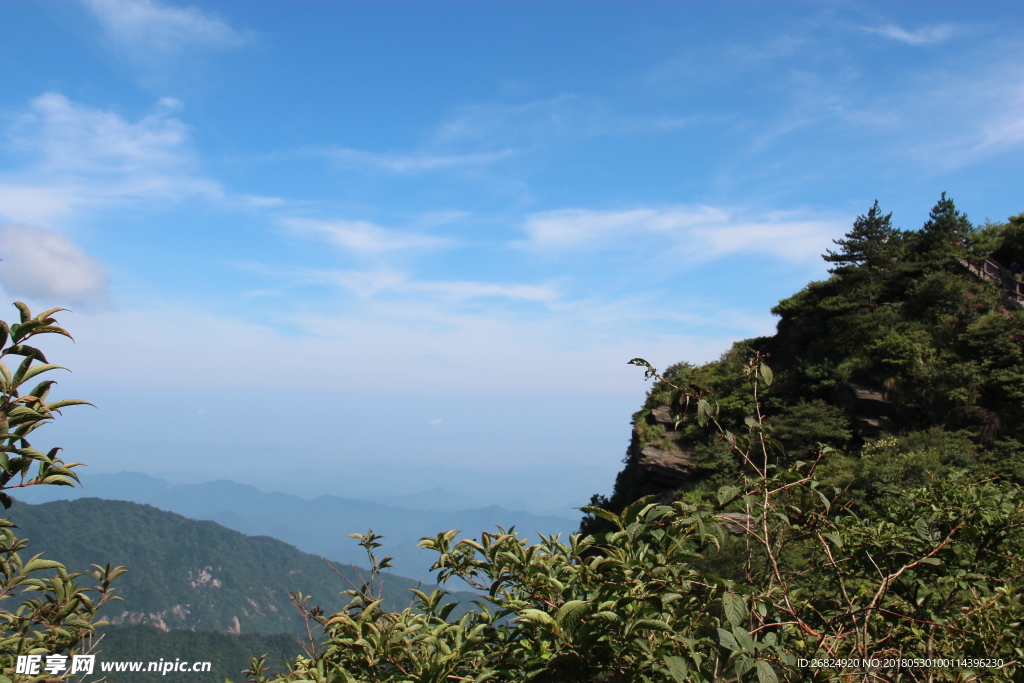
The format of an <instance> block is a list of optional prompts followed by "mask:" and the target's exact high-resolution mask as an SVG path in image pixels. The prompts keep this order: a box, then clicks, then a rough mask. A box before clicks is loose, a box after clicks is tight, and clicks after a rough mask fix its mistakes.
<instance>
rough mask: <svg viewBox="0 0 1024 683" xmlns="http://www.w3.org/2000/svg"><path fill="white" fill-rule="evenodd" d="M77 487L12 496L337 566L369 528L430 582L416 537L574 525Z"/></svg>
mask: <svg viewBox="0 0 1024 683" xmlns="http://www.w3.org/2000/svg"><path fill="white" fill-rule="evenodd" d="M82 483H83V486H81V487H74V488H68V487H57V486H37V487H32V488H27V489H23V490H21V491H19V492H18V494H17V498H18V499H19V500H22V501H25V502H27V503H44V502H49V501H54V500H73V499H77V498H82V497H85V496H96V497H99V498H104V499H108V500H124V501H131V502H135V503H144V504H147V505H152V506H154V507H157V508H160V509H161V510H168V511H170V512H176V513H178V514H180V515H184V516H186V517H190V518H192V519H206V520H212V521H215V522H218V523H219V524H222V525H223V526H225V527H228V528H229V529H234V530H236V531H240V532H242V533H244V534H250V535H265V536H271V537H273V538H277V539H280V540H282V541H285V542H287V543H291V544H293V545H294V546H296V547H297V548H298V549H300V550H303V551H305V552H307V553H313V554H315V555H320V556H322V557H326V558H328V559H330V560H333V561H337V562H341V563H353V564H356V565H358V566H362V565H365V564H366V558H365V555H364V554H363V551H362V549H361V548H360V547H359V546H358V545H357V544H356V542H355V540H353V539H351V538H348V535H349V534H351V533H357V532H358V533H365V532H366V531H367V529H371V528H372V529H373V530H374V531H375V532H376V533H378V534H382V535H383V536H384V537H385V538H384V541H383V542H384V547H383V548H382V549H381V552H382V553H384V554H386V555H388V556H391V557H393V558H394V571H395V572H396V573H397V574H399V575H402V576H411V577H414V578H418V579H422V580H424V581H425V582H431V581H432V578H431V576H430V572H429V568H430V565H431V564H433V562H434V556H433V555H432V554H430V553H428V552H426V551H422V552H421V550H420V549H419V548H418V547H417V545H416V544H417V543H418V542H419V540H420V539H421V538H422V537H424V536H436V535H437V534H438V533H440V532H442V531H447V530H448V529H460V530H461V531H462V532H463V534H462V535H463V536H478V535H479V534H480V533H481V532H483V531H494V530H495V527H496V526H498V525H500V526H503V527H505V528H508V527H511V526H515V527H516V530H517V531H519V532H520V533H521V534H523V535H525V536H528V537H530V538H533V539H534V540H536V538H537V533H536V532H541V533H544V534H557V533H562V534H563V535H564V536H565V537H567V536H568V535H569V534H570V533H574V532H575V531H576V529H577V527H578V525H579V521H578V519H579V518H578V517H576V518H569V517H558V516H553V515H534V514H531V513H528V512H521V511H509V510H506V509H504V508H501V507H498V506H496V505H491V506H487V507H482V508H479V509H474V510H454V511H452V510H413V509H409V508H403V507H396V506H392V505H383V504H379V503H370V502H366V501H360V500H352V499H348V498H339V497H336V496H320V497H319V498H316V499H314V500H309V499H306V498H302V497H300V496H297V495H293V494H286V493H265V492H263V491H260V490H259V489H257V488H255V487H253V486H248V485H245V484H237V483H234V482H230V481H215V482H209V483H204V484H169V483H167V482H166V481H163V480H160V479H156V478H154V477H151V476H148V475H145V474H139V473H132V472H122V473H119V474H84V475H83V476H82Z"/></svg>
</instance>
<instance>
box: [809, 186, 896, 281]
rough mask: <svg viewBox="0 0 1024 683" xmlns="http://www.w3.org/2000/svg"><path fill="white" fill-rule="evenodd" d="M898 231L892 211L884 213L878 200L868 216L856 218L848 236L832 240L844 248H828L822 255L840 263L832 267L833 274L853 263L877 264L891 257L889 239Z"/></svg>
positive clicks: (869, 265)
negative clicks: (879, 206)
mask: <svg viewBox="0 0 1024 683" xmlns="http://www.w3.org/2000/svg"><path fill="white" fill-rule="evenodd" d="M899 233H900V231H899V230H898V229H897V228H894V227H892V214H891V213H888V214H885V215H882V210H881V209H880V208H878V200H877V199H876V200H875V203H874V205H873V206H872V207H871V208H870V209H869V210H868V213H867V215H866V216H858V217H857V220H856V221H854V223H853V229H852V230H850V232H848V233H846V239H844V240H832V241H833V242H835V243H836V244H837V245H839V246H840V247H842V250H841V251H840V252H838V253H837V252H834V251H832V250H831V249H829V250H828V253H827V254H825V255H824V256H822V258H824V259H825V260H826V261H828V262H829V263H836V264H838V265H837V266H836V267H835V268H831V269H829V272H830V273H836V272H840V271H843V270H848V269H849V268H850V267H851V266H853V267H856V266H861V265H866V266H868V267H878V266H880V265H881V264H882V262H883V261H884V260H885V259H886V257H887V256H888V253H887V252H888V249H887V247H888V245H889V242H890V241H891V240H892V239H893V238H894V237H896V236H898V235H899Z"/></svg>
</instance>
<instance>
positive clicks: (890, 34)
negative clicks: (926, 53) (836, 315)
mask: <svg viewBox="0 0 1024 683" xmlns="http://www.w3.org/2000/svg"><path fill="white" fill-rule="evenodd" d="M861 29H862V30H864V31H867V32H868V33H874V34H876V35H880V36H883V37H885V38H889V39H891V40H896V41H899V42H901V43H905V44H907V45H930V44H932V43H941V42H942V41H944V40H946V39H948V38H950V37H951V36H952V35H953V33H954V27H953V25H952V24H934V25H932V26H924V27H922V28H919V29H917V30H916V31H908V30H906V29H904V28H901V27H899V26H897V25H896V24H885V25H884V26H862V27H861Z"/></svg>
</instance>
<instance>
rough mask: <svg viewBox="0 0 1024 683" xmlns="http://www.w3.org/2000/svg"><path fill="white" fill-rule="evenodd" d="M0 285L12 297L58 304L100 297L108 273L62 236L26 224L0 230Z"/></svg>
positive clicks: (105, 289) (106, 286) (105, 288)
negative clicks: (1, 258) (44, 300)
mask: <svg viewBox="0 0 1024 683" xmlns="http://www.w3.org/2000/svg"><path fill="white" fill-rule="evenodd" d="M0 253H2V254H3V259H4V260H3V262H2V263H0V285H2V286H3V288H4V290H5V291H6V292H7V293H8V294H11V295H14V296H23V297H28V298H31V299H36V300H40V299H46V300H48V301H56V302H58V303H82V302H89V301H94V300H96V299H100V298H102V297H103V296H104V295H105V294H106V292H107V289H108V286H109V283H108V278H107V273H106V271H105V270H104V268H103V266H102V265H100V263H99V262H98V261H96V260H95V259H94V258H92V257H91V256H89V255H88V254H86V253H85V250H83V249H82V248H81V247H80V246H78V245H77V244H75V243H74V242H73V241H71V240H70V239H68V238H67V237H65V236H64V235H60V234H57V233H55V232H50V231H49V230H42V229H40V228H32V227H29V226H25V225H7V226H4V227H3V228H2V229H0Z"/></svg>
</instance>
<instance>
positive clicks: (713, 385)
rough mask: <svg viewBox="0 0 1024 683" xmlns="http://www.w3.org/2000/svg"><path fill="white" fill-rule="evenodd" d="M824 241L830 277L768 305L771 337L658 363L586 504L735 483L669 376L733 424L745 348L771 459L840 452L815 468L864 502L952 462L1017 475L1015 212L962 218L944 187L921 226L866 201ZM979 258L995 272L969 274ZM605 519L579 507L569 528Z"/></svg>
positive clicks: (1019, 376) (738, 415) (745, 408)
mask: <svg viewBox="0 0 1024 683" xmlns="http://www.w3.org/2000/svg"><path fill="white" fill-rule="evenodd" d="M837 246H838V250H837V251H829V252H828V253H827V254H826V255H825V256H824V258H825V260H826V261H828V262H829V263H830V264H831V265H832V268H831V270H830V272H831V273H832V276H831V277H830V278H829V279H828V280H825V281H823V282H814V283H811V284H810V285H808V286H807V287H806V288H805V289H803V290H802V291H800V292H798V293H797V294H795V295H794V296H792V297H790V298H788V299H785V300H783V301H782V302H780V303H779V304H778V305H777V306H776V307H775V308H774V309H773V313H775V314H776V315H778V316H779V323H778V330H777V332H776V334H775V335H774V336H772V337H763V338H756V339H748V340H744V341H740V342H737V343H736V344H734V345H733V347H732V348H731V349H730V350H729V351H728V352H727V353H726V354H725V355H723V357H722V358H721V359H720V360H718V361H715V362H712V363H708V364H706V365H702V366H693V365H691V364H689V363H686V362H682V363H678V364H676V365H673V366H671V367H670V368H668V369H667V370H666V371H665V372H664V374H663V377H664V378H665V380H668V381H659V382H656V383H655V384H654V386H653V387H652V388H651V390H650V392H649V394H648V397H647V400H646V402H645V404H644V406H643V408H642V409H641V410H640V411H638V412H637V413H636V414H635V415H634V416H633V422H634V426H635V430H634V435H633V441H632V444H631V446H630V449H629V451H628V453H627V456H626V459H625V467H624V468H623V470H622V471H621V472H620V474H619V476H618V478H617V481H616V484H615V488H614V491H613V493H612V495H611V496H610V497H607V498H606V497H603V496H595V497H594V499H593V500H592V504H594V505H597V506H599V507H602V508H604V509H607V510H611V511H614V512H619V511H621V510H622V509H624V508H625V507H626V506H627V505H629V504H630V503H632V502H633V501H635V500H637V499H638V498H640V497H641V496H644V495H649V494H661V495H662V496H663V497H664V499H665V500H669V499H671V498H676V497H678V498H680V499H682V500H686V501H688V502H692V503H700V502H710V501H713V500H714V498H715V496H716V492H717V490H718V488H719V487H720V486H723V485H727V484H732V483H735V482H736V481H737V479H738V477H739V470H740V467H741V463H739V462H737V461H736V459H735V458H733V457H731V456H730V455H729V453H728V449H727V448H726V446H725V444H723V443H722V442H721V441H720V440H718V439H716V438H715V437H714V436H713V435H712V434H709V433H708V432H707V430H704V429H702V428H701V427H700V426H699V425H697V424H696V421H695V420H693V419H692V417H687V416H685V415H682V414H680V413H679V408H680V404H679V397H680V395H681V393H680V391H679V390H677V389H674V388H673V387H672V386H670V383H672V384H676V385H680V386H699V387H702V388H704V389H707V390H710V391H712V392H713V393H714V395H715V396H716V401H717V406H718V407H719V410H720V411H721V415H722V419H723V420H724V421H727V422H728V423H731V424H741V423H742V422H743V421H744V420H745V419H746V418H747V417H748V416H749V415H750V414H751V412H752V402H751V397H750V396H749V392H747V391H746V387H744V386H743V383H742V382H741V381H740V380H739V379H738V378H739V376H740V374H741V369H742V367H743V366H744V365H745V363H746V362H747V360H748V359H749V357H750V355H751V353H753V352H760V353H761V354H763V355H764V357H765V358H766V359H767V361H768V362H769V364H770V365H771V367H772V369H773V370H774V373H775V378H776V381H775V382H774V383H773V385H772V388H771V391H770V392H769V393H768V394H767V395H766V396H764V407H765V411H766V413H767V415H768V416H769V422H770V424H771V426H772V438H773V439H774V440H775V441H776V442H778V443H780V444H784V445H785V453H784V454H782V455H781V456H780V457H781V461H782V462H783V463H786V462H794V461H796V460H799V459H809V458H811V457H813V456H814V454H815V453H816V452H817V450H818V444H819V443H825V444H828V445H829V446H831V447H833V448H836V449H837V450H839V451H841V455H839V454H837V455H834V456H833V457H831V458H830V459H829V463H828V465H827V467H826V470H827V471H828V473H829V477H830V481H832V482H833V483H834V484H837V485H840V484H841V485H842V486H844V487H846V486H849V487H850V491H851V495H852V496H854V497H856V498H859V499H861V500H863V501H873V503H874V507H875V508H878V509H882V508H884V507H885V506H886V505H888V504H889V503H890V502H891V498H892V496H898V495H899V492H900V491H901V490H904V489H905V488H907V487H911V486H918V485H924V484H926V483H927V481H928V479H929V478H930V477H940V476H946V475H947V473H950V472H952V471H955V470H967V471H969V472H970V474H971V476H973V477H976V478H978V479H984V478H992V477H994V478H999V479H1003V480H1007V481H1012V482H1016V483H1018V484H1020V483H1024V445H1022V442H1024V423H1022V422H1021V421H1020V419H1019V416H1020V415H1022V414H1024V313H1022V312H1021V310H1020V308H1021V306H1020V304H1019V303H1018V301H1017V297H1016V296H1015V295H1014V294H1013V289H1014V285H1013V283H1012V282H1008V281H1006V279H1005V278H1010V277H1012V275H1011V274H1010V272H1009V266H1011V265H1012V264H1013V263H1014V262H1015V261H1016V262H1021V261H1024V214H1022V215H1019V216H1014V217H1012V218H1010V219H1009V221H1008V222H1007V223H999V224H995V223H986V224H985V225H984V226H981V227H980V228H975V227H973V226H972V225H971V224H970V222H969V221H968V220H967V217H966V216H964V215H963V214H962V213H960V212H958V211H957V210H956V207H955V205H954V203H953V201H952V200H950V199H948V198H947V197H946V196H945V195H943V196H942V198H941V199H940V200H939V202H938V203H937V204H936V205H935V207H934V208H933V209H932V211H931V214H930V217H929V220H928V221H927V222H926V223H925V224H924V226H923V227H922V228H921V229H920V230H918V231H902V230H899V229H896V228H894V227H893V226H892V222H891V215H886V214H884V213H883V212H882V210H881V209H880V208H879V206H878V204H877V202H876V203H875V205H874V206H872V207H871V209H870V210H869V211H868V212H867V213H866V214H865V215H863V216H861V217H859V218H858V219H857V221H856V222H855V223H854V225H853V228H852V230H851V231H850V232H849V233H848V234H847V235H846V238H845V239H842V240H837ZM986 257H989V258H991V259H993V261H995V262H996V263H998V264H999V265H1001V266H1002V267H1004V268H1005V269H1006V270H1005V272H1004V273H1003V274H1002V275H1003V277H997V278H995V279H990V280H985V279H981V278H979V277H978V276H976V275H975V274H973V273H972V272H971V270H970V269H969V266H970V264H971V262H972V261H978V260H984V259H985V258H986ZM864 456H871V457H864ZM890 494H891V495H890ZM602 528H604V526H603V524H602V522H601V521H600V519H599V518H596V517H593V516H591V517H589V518H587V519H585V520H584V523H583V527H582V530H583V532H585V533H589V532H593V531H596V530H599V529H602Z"/></svg>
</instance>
